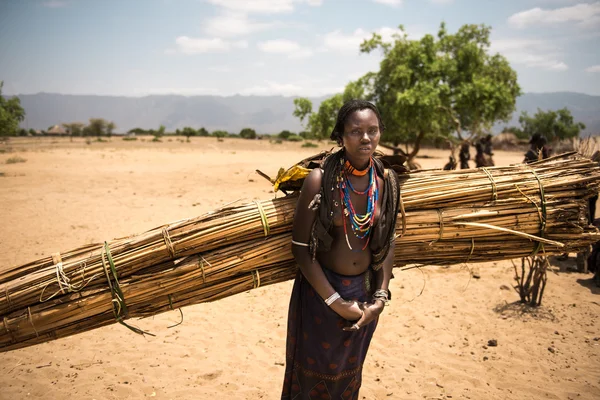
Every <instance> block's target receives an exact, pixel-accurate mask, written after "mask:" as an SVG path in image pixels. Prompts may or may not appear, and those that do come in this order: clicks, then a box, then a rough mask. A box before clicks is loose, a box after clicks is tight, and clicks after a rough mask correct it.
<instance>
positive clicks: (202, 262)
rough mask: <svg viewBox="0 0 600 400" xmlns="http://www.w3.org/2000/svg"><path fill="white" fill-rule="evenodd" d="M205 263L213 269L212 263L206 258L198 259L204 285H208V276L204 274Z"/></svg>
mask: <svg viewBox="0 0 600 400" xmlns="http://www.w3.org/2000/svg"><path fill="white" fill-rule="evenodd" d="M204 263H207V264H208V266H209V267H212V265H210V263H209V262H208V261H206V260H205V259H204V257H202V256H200V258H198V266H199V267H200V270H201V271H202V283H206V275H205V273H204Z"/></svg>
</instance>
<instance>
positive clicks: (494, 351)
mask: <svg viewBox="0 0 600 400" xmlns="http://www.w3.org/2000/svg"><path fill="white" fill-rule="evenodd" d="M0 146H1V147H0V203H1V204H2V207H1V208H0V221H1V222H2V229H1V231H0V232H1V233H0V268H7V267H10V266H13V265H17V264H22V263H25V262H28V261H32V260H35V259H37V258H40V257H42V256H46V255H49V254H51V253H53V252H56V251H64V250H68V249H72V248H75V247H78V246H79V245H82V244H84V243H88V242H99V241H103V240H106V239H111V238H116V237H121V236H126V235H129V234H133V233H137V232H142V231H145V230H148V229H151V228H154V227H156V226H159V225H162V224H164V223H167V222H172V221H176V220H179V219H182V218H188V217H193V216H197V215H200V214H202V213H204V212H206V211H209V210H211V209H215V208H217V207H218V206H220V205H222V204H225V203H228V202H230V201H233V200H237V199H240V198H242V199H245V200H253V199H268V198H272V197H273V196H274V194H273V192H272V191H271V187H270V186H269V184H268V183H267V181H265V180H264V179H262V178H261V177H259V176H258V175H256V174H255V173H254V170H255V169H256V168H259V169H261V170H262V171H264V172H266V173H267V174H270V175H272V176H273V175H275V174H276V172H277V170H278V168H279V167H287V166H290V165H291V164H293V163H294V162H296V161H298V160H300V159H302V158H304V157H306V156H309V155H312V154H314V153H316V152H317V151H318V150H319V149H313V148H308V149H307V148H301V147H300V144H298V143H283V144H276V143H269V142H267V141H245V140H236V139H225V140H224V141H223V142H218V141H217V140H216V139H214V138H195V139H192V142H191V143H183V142H182V141H178V140H177V139H172V140H170V141H168V140H167V139H165V140H164V141H163V142H162V143H152V142H150V141H149V140H145V141H144V142H142V141H141V140H138V141H137V142H125V141H123V140H121V139H120V138H113V139H112V140H111V141H110V142H107V143H99V142H92V143H90V144H86V143H85V142H84V141H83V140H76V141H74V142H70V141H69V140H68V139H41V140H40V139H37V140H34V139H11V140H10V141H9V142H8V144H2V145H0ZM320 148H323V149H326V148H327V149H328V148H331V145H330V144H327V143H322V144H321V145H320ZM422 154H423V155H427V156H429V157H428V158H420V159H418V162H420V163H421V165H422V167H424V168H436V167H437V168H440V167H442V166H443V165H444V163H445V162H446V161H447V156H448V152H447V151H435V150H433V151H432V150H424V151H422ZM15 156H19V157H21V158H23V159H24V160H26V161H25V162H20V163H12V164H7V163H6V161H7V160H8V159H9V158H11V157H15ZM521 159H522V152H497V154H496V157H495V161H496V164H497V165H506V164H509V163H515V162H519V161H521ZM553 263H554V267H553V271H552V273H550V275H549V285H548V287H547V289H546V293H545V296H544V306H543V307H542V308H540V309H539V310H537V311H535V312H521V311H520V310H519V308H518V307H516V306H515V305H514V304H513V303H514V302H515V301H516V300H518V296H517V294H516V293H515V292H514V291H513V290H512V289H511V288H510V287H511V286H512V283H513V272H512V264H511V263H510V261H504V262H495V263H485V264H478V265H472V267H475V268H479V271H480V273H481V279H471V278H470V273H469V271H468V269H467V268H466V267H465V266H464V265H463V266H461V265H459V266H455V267H451V268H442V267H427V268H424V269H422V270H411V271H406V272H401V273H397V274H396V275H397V276H396V279H394V280H393V281H392V284H391V289H392V291H393V293H394V300H393V302H392V304H391V306H390V307H388V308H387V309H386V310H385V313H384V315H383V316H382V318H381V320H380V326H379V327H378V329H377V332H376V333H375V337H374V340H373V343H372V346H371V349H370V353H369V355H368V357H367V362H366V363H365V368H364V375H363V387H362V389H361V398H363V399H422V398H428V399H446V398H453V399H463V398H464V399H598V398H600V341H599V337H600V329H599V327H600V322H599V319H598V313H599V312H600V296H599V295H600V289H599V288H596V287H594V286H593V285H592V282H591V277H592V276H591V274H581V273H576V272H570V271H568V268H567V267H569V266H574V264H575V263H574V255H571V258H570V260H568V261H566V262H563V263H562V264H560V265H559V263H558V262H556V261H553ZM422 290H423V292H422V294H421V295H419V293H420V292H421V291H422ZM290 291H291V282H285V283H282V284H279V285H275V286H269V287H266V288H259V289H256V290H252V291H250V292H247V293H244V294H240V295H237V296H233V297H229V298H227V299H224V300H220V301H218V302H215V303H209V304H200V305H195V306H190V307H187V308H185V309H184V310H183V314H184V322H183V324H181V325H179V326H177V327H176V328H171V329H169V328H167V327H168V326H170V325H173V324H174V323H176V322H178V321H179V313H178V312H176V311H173V312H168V313H165V314H161V315H158V316H155V317H154V318H148V319H143V320H139V321H136V322H135V324H136V325H137V326H139V327H141V328H143V329H145V330H149V331H151V332H153V333H155V334H156V337H149V336H146V337H142V336H139V335H136V334H134V333H132V332H131V331H129V330H127V329H126V328H124V327H122V326H120V325H112V326H109V327H105V328H101V329H97V330H95V331H91V332H85V333H82V334H79V335H75V336H72V337H69V338H63V339H59V340H56V341H54V342H50V343H45V344H41V345H37V346H33V347H30V348H26V349H20V350H15V351H11V352H7V353H0V388H1V389H0V398H2V399H26V398H41V399H65V398H69V397H72V398H77V399H139V398H151V397H155V398H158V399H212V398H227V399H230V398H231V399H277V398H278V396H279V395H280V385H281V381H282V378H283V370H284V361H285V359H284V357H285V354H284V344H285V343H284V340H285V323H286V313H287V306H288V297H289V294H290ZM490 339H496V340H497V343H498V346H497V347H489V346H487V344H488V340H490Z"/></svg>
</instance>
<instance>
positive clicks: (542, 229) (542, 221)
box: [529, 167, 547, 257]
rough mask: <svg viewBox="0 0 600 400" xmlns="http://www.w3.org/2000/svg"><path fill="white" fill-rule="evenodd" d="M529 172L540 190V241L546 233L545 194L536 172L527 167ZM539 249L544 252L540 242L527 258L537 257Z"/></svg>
mask: <svg viewBox="0 0 600 400" xmlns="http://www.w3.org/2000/svg"><path fill="white" fill-rule="evenodd" d="M529 170H530V171H531V173H532V174H533V176H535V179H536V180H537V181H538V186H539V188H540V202H541V207H542V214H541V215H540V237H541V238H542V239H544V234H545V233H546V216H547V213H546V194H545V192H544V184H543V182H542V179H541V178H540V176H539V175H538V174H537V172H535V170H534V169H533V168H531V167H529ZM540 249H541V250H542V251H544V244H543V243H542V242H539V241H538V242H537V244H536V246H535V248H534V249H533V251H532V252H531V254H530V255H529V256H530V257H534V256H535V255H537V253H538V252H539V251H540Z"/></svg>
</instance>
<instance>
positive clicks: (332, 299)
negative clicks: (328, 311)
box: [325, 292, 342, 307]
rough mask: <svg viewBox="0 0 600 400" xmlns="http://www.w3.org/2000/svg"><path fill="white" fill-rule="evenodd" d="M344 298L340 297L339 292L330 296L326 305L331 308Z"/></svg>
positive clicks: (326, 300)
mask: <svg viewBox="0 0 600 400" xmlns="http://www.w3.org/2000/svg"><path fill="white" fill-rule="evenodd" d="M341 297H342V296H340V294H339V293H338V292H335V293H334V294H332V295H331V296H329V297H328V298H327V299H325V304H327V306H329V307H331V305H332V304H333V302H334V301H336V300H337V299H339V298H341Z"/></svg>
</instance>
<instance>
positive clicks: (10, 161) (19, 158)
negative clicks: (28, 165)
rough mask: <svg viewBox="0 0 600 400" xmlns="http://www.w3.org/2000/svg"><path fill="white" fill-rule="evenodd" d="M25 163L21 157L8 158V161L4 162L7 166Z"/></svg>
mask: <svg viewBox="0 0 600 400" xmlns="http://www.w3.org/2000/svg"><path fill="white" fill-rule="evenodd" d="M25 161H27V160H26V159H24V158H23V157H19V156H14V157H11V158H9V159H8V160H6V163H7V164H16V163H21V162H25Z"/></svg>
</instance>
